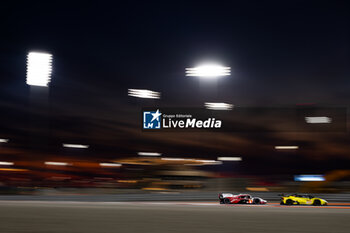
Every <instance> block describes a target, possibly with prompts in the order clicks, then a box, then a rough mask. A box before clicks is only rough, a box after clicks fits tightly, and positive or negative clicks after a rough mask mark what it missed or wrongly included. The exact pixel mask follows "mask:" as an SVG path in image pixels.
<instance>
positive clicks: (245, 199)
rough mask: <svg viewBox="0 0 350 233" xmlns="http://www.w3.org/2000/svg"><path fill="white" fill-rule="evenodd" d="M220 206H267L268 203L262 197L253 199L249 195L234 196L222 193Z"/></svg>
mask: <svg viewBox="0 0 350 233" xmlns="http://www.w3.org/2000/svg"><path fill="white" fill-rule="evenodd" d="M219 200H220V204H266V203H267V201H266V200H264V199H262V198H260V197H252V196H251V195H249V194H238V195H233V194H232V193H220V194H219Z"/></svg>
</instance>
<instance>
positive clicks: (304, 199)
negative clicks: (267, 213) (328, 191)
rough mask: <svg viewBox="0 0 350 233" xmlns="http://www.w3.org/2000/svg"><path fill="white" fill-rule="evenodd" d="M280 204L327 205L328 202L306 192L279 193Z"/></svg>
mask: <svg viewBox="0 0 350 233" xmlns="http://www.w3.org/2000/svg"><path fill="white" fill-rule="evenodd" d="M281 196H282V198H281V203H280V204H281V205H315V206H319V205H327V204H328V202H327V201H326V200H324V199H321V198H318V197H314V196H311V195H308V194H293V195H289V196H288V195H284V194H282V195H281Z"/></svg>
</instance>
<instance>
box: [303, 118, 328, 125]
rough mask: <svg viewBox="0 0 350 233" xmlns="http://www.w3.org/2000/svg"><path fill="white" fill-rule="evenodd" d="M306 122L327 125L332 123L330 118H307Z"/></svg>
mask: <svg viewBox="0 0 350 233" xmlns="http://www.w3.org/2000/svg"><path fill="white" fill-rule="evenodd" d="M305 121H306V122H307V123H309V124H327V123H331V122H332V118H330V117H305Z"/></svg>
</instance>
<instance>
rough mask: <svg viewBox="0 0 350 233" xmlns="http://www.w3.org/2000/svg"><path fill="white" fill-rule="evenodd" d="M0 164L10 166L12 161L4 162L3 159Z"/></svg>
mask: <svg viewBox="0 0 350 233" xmlns="http://www.w3.org/2000/svg"><path fill="white" fill-rule="evenodd" d="M0 165H8V166H11V165H13V162H4V161H0Z"/></svg>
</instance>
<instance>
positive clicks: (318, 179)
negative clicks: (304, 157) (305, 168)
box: [294, 175, 326, 181]
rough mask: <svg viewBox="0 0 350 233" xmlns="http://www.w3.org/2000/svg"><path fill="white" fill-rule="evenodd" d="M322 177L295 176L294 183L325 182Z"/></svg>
mask: <svg viewBox="0 0 350 233" xmlns="http://www.w3.org/2000/svg"><path fill="white" fill-rule="evenodd" d="M325 180H326V179H325V178H324V176H323V175H296V176H294V181H325Z"/></svg>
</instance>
